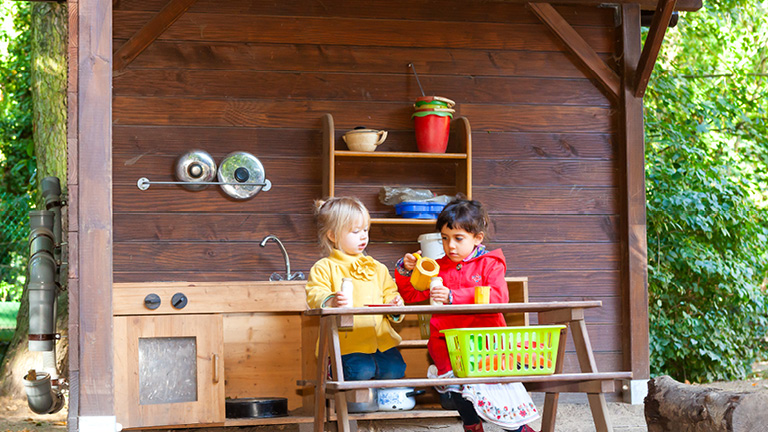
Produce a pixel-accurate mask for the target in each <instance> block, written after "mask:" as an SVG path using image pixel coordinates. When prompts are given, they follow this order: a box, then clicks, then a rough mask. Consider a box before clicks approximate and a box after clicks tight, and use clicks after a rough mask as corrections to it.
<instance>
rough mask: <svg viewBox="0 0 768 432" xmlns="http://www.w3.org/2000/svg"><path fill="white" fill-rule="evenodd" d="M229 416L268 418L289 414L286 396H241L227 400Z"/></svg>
mask: <svg viewBox="0 0 768 432" xmlns="http://www.w3.org/2000/svg"><path fill="white" fill-rule="evenodd" d="M226 412H227V418H243V417H245V418H267V417H284V416H287V415H288V399H286V398H241V399H227V400H226Z"/></svg>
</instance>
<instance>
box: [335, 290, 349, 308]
mask: <svg viewBox="0 0 768 432" xmlns="http://www.w3.org/2000/svg"><path fill="white" fill-rule="evenodd" d="M349 302H350V299H349V298H348V297H347V296H346V295H345V294H344V292H342V291H339V292H337V293H336V295H335V296H334V297H333V307H344V306H347V305H348V304H349Z"/></svg>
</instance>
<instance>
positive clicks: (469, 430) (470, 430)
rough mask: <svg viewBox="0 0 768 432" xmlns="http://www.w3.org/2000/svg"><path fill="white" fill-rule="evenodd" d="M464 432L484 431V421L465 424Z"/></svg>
mask: <svg viewBox="0 0 768 432" xmlns="http://www.w3.org/2000/svg"><path fill="white" fill-rule="evenodd" d="M464 432H484V431H483V423H482V422H480V423H475V424H473V425H464Z"/></svg>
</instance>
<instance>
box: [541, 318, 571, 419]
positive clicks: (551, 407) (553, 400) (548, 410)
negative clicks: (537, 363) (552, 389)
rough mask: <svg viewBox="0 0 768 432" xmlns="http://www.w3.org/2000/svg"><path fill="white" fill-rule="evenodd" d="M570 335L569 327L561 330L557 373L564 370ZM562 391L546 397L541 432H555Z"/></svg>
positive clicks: (556, 361) (556, 363)
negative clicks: (566, 345) (566, 344)
mask: <svg viewBox="0 0 768 432" xmlns="http://www.w3.org/2000/svg"><path fill="white" fill-rule="evenodd" d="M567 336H568V327H566V328H564V329H562V330H560V340H559V341H558V345H557V359H556V360H555V374H559V373H562V372H563V362H564V361H565V342H566V338H567ZM559 399H560V393H547V394H546V395H545V397H544V412H543V413H542V415H541V432H555V418H556V417H557V402H558V400H559Z"/></svg>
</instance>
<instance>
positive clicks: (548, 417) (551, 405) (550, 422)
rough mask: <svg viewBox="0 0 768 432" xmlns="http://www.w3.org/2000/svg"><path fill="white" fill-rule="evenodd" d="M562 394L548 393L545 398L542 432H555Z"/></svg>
mask: <svg viewBox="0 0 768 432" xmlns="http://www.w3.org/2000/svg"><path fill="white" fill-rule="evenodd" d="M559 398H560V393H547V394H546V395H545V396H544V413H543V414H542V415H541V432H555V417H556V416H557V400H558V399H559Z"/></svg>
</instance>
